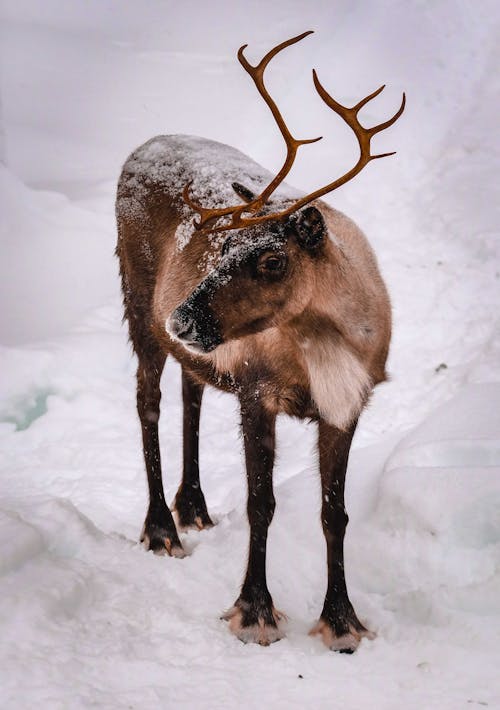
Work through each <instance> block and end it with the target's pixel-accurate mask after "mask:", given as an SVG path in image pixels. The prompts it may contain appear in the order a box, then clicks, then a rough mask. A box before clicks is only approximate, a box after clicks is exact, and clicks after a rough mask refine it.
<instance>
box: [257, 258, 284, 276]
mask: <svg viewBox="0 0 500 710" xmlns="http://www.w3.org/2000/svg"><path fill="white" fill-rule="evenodd" d="M285 266H286V257H285V255H284V254H262V255H261V256H260V258H259V262H258V270H259V272H260V273H263V274H267V275H269V276H279V275H281V274H282V273H283V272H284V270H285Z"/></svg>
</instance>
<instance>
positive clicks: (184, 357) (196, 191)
mask: <svg viewBox="0 0 500 710" xmlns="http://www.w3.org/2000/svg"><path fill="white" fill-rule="evenodd" d="M309 34H310V32H304V33H303V34H301V35H299V36H297V37H293V38H291V39H289V40H287V41H285V42H282V43H281V44H278V45H277V46H276V47H274V48H273V49H271V50H270V51H269V52H268V53H267V54H266V55H265V56H264V57H263V58H262V59H261V61H260V62H259V63H258V64H256V65H252V64H251V63H250V62H249V61H248V59H247V58H246V56H245V48H246V46H247V45H244V46H243V47H241V48H240V50H239V52H238V59H239V61H240V63H241V65H242V66H243V68H244V69H245V71H246V72H247V73H248V75H249V76H250V77H251V79H252V80H253V82H254V84H255V87H256V88H257V90H258V92H259V94H260V95H261V97H262V98H263V99H264V101H265V103H266V104H267V106H268V107H269V109H270V110H271V112H272V115H273V117H274V120H275V122H276V125H277V127H278V129H279V131H280V132H281V135H282V137H283V139H284V142H285V146H286V158H285V161H284V163H283V165H282V167H281V169H280V170H279V171H278V173H277V174H276V175H275V176H273V175H271V174H270V173H269V172H268V171H267V170H265V169H264V168H262V167H261V166H260V165H258V164H257V163H255V162H254V161H253V160H251V159H250V158H249V157H247V156H245V155H243V154H242V153H241V152H239V151H238V150H236V149H234V148H232V147H230V146H227V145H224V144H222V143H217V142H215V141H211V140H207V139H204V138H198V137H194V136H185V135H161V136H157V137H155V138H152V139H151V140H149V141H148V142H147V143H145V144H144V145H142V146H141V147H139V148H137V150H135V151H134V152H133V153H132V154H131V155H130V157H129V158H128V159H127V161H126V162H125V164H124V166H123V170H122V173H121V176H120V179H119V184H118V192H117V199H116V216H117V225H118V244H117V249H116V253H117V256H118V258H119V262H120V273H121V281H122V290H123V303H124V318H125V319H126V320H127V322H128V327H129V333H130V339H131V342H132V346H133V349H134V351H135V353H136V355H137V358H138V367H137V410H138V414H139V419H140V424H141V428H142V442H143V451H144V461H145V467H146V472H147V480H148V486H149V507H148V510H147V514H146V518H145V522H144V527H143V532H142V536H141V540H142V542H143V543H144V545H145V547H146V549H148V550H152V551H154V552H155V553H158V554H168V555H172V556H175V557H182V556H184V554H185V553H184V550H183V547H182V544H181V541H180V539H179V535H178V532H177V527H176V523H175V522H174V518H173V516H172V512H171V510H170V509H169V506H168V504H167V501H166V500H165V494H164V489H163V484H162V471H161V459H160V444H159V437H158V420H159V416H160V397H161V392H160V378H161V374H162V370H163V367H164V364H165V360H166V358H167V356H168V355H172V356H173V357H174V358H175V359H176V360H177V361H178V362H179V363H180V366H181V368H182V398H183V472H182V481H181V483H180V486H179V489H178V491H177V494H176V496H175V499H174V501H173V505H172V510H173V511H174V512H175V513H176V519H177V526H178V528H179V529H185V528H188V527H194V528H197V529H202V528H206V527H209V526H211V525H212V520H211V518H210V515H209V512H208V510H207V506H206V502H205V497H204V494H203V491H202V488H201V485H200V476H199V464H198V459H199V455H198V450H199V442H198V437H199V421H200V407H201V403H202V396H203V391H204V387H205V386H206V385H211V386H213V387H216V388H219V389H221V390H224V391H227V392H232V393H234V394H235V395H236V396H237V398H238V399H239V403H240V407H241V428H242V434H243V442H244V453H245V462H246V475H247V482H248V506H247V512H248V521H249V527H250V542H249V552H248V564H247V571H246V575H245V579H244V581H243V584H242V587H241V591H240V594H239V596H238V598H237V599H236V601H235V603H234V606H233V607H232V608H231V609H230V610H229V611H228V612H227V613H226V614H225V615H224V617H223V618H225V619H226V620H227V621H228V622H229V628H230V630H231V631H232V632H233V633H234V634H235V635H236V636H237V637H238V638H239V639H241V640H242V641H245V642H249V641H252V642H256V643H259V644H261V645H268V644H269V643H271V642H273V641H276V640H278V639H280V638H281V637H282V636H283V614H282V613H281V612H279V611H277V610H276V608H275V607H274V604H273V600H272V597H271V594H270V592H269V589H268V585H267V579H266V542H267V534H268V528H269V525H270V523H271V521H272V519H273V513H274V509H275V499H274V494H273V482H272V478H273V464H274V457H275V438H276V437H275V424H276V417H277V415H278V414H280V413H285V414H288V415H291V416H293V417H299V418H300V419H307V420H310V421H313V422H316V423H317V430H318V452H319V471H320V478H321V489H322V509H321V522H322V526H323V531H324V535H325V539H326V548H327V565H328V586H327V590H326V596H325V601H324V605H323V609H322V611H321V614H320V616H319V621H318V622H317V623H316V625H315V626H314V627H313V630H312V633H317V634H319V635H320V636H321V637H322V639H323V641H324V643H325V644H326V645H327V646H328V647H329V648H331V649H333V650H337V651H342V652H352V651H354V650H355V649H356V647H357V646H358V645H359V643H360V641H361V639H362V638H363V637H369V638H372V637H373V634H372V632H370V631H369V630H368V629H367V628H366V627H365V626H364V625H363V624H362V623H361V621H360V620H359V619H358V616H357V615H356V612H355V611H354V608H353V606H352V604H351V601H350V599H349V595H348V592H347V587H346V581H345V575H344V552H343V544H344V534H345V530H346V525H347V522H348V516H347V513H346V510H345V505H344V484H345V476H346V469H347V462H348V456H349V449H350V446H351V441H352V438H353V435H354V432H355V429H356V424H357V421H358V417H359V415H360V413H361V411H362V409H363V407H364V406H365V405H366V403H367V401H368V398H369V396H370V393H371V391H372V389H373V387H374V386H375V385H377V384H378V383H380V382H383V381H384V380H385V379H386V371H385V363H386V359H387V354H388V349H389V342H390V337H391V308H390V301H389V297H388V294H387V290H386V287H385V285H384V282H383V280H382V278H381V276H380V273H379V269H378V266H377V261H376V258H375V256H374V253H373V252H372V249H371V248H370V246H369V244H368V242H367V240H366V238H365V236H364V235H363V233H362V232H361V230H360V229H359V228H358V227H357V226H356V225H355V224H354V222H352V221H351V220H350V219H349V218H348V217H347V216H345V215H344V214H342V213H340V212H339V211H337V210H335V209H333V208H332V207H330V206H329V205H328V204H326V203H325V202H324V201H322V200H321V199H320V198H322V197H323V196H324V195H326V194H327V193H331V192H332V191H333V190H335V189H336V188H338V187H340V186H341V185H343V184H345V183H347V182H348V181H349V180H352V179H353V178H354V177H355V176H356V175H357V174H358V173H359V172H360V171H361V170H362V169H363V168H364V167H365V166H366V165H367V164H368V163H369V162H371V161H372V160H376V159H379V158H383V157H385V156H387V155H392V153H381V154H376V153H373V152H372V148H371V139H372V138H373V137H374V136H375V135H376V134H378V133H380V132H381V131H383V130H384V129H386V128H388V127H389V126H391V125H392V124H394V122H395V121H396V120H397V119H398V118H399V116H400V115H401V114H402V112H403V110H404V107H405V96H404V94H403V99H402V103H401V106H400V108H399V110H398V111H397V112H396V113H395V114H394V115H393V116H392V118H390V119H389V120H387V121H384V122H383V123H380V124H379V125H376V126H373V127H371V128H366V127H364V126H362V125H361V123H360V121H359V119H358V114H359V112H360V110H361V109H362V108H363V106H365V105H366V104H367V102H368V101H370V100H371V99H373V98H374V97H376V96H377V95H378V94H379V93H380V92H381V91H382V89H383V88H384V87H383V86H382V87H380V88H379V89H377V91H374V92H373V93H372V94H370V95H369V96H367V97H365V98H363V99H361V100H360V101H359V102H358V103H357V104H355V105H354V106H350V107H347V106H344V105H342V104H340V103H339V102H338V101H337V100H336V99H334V98H333V97H332V96H331V95H330V94H329V93H328V92H327V90H326V89H325V88H324V86H323V85H322V84H321V82H320V80H319V78H318V75H317V73H316V72H315V71H313V81H314V86H315V88H316V90H317V92H318V94H319V96H320V98H321V99H322V100H323V101H324V102H325V104H326V105H327V106H328V107H329V108H330V109H331V110H332V111H333V112H334V113H335V114H337V115H338V116H340V118H341V119H342V120H343V121H344V122H345V123H346V124H347V126H349V128H350V129H351V130H352V131H353V133H354V135H355V137H356V139H357V141H358V145H359V158H358V160H357V162H356V163H355V165H354V166H353V167H352V168H351V169H350V170H349V171H348V172H346V173H345V174H344V175H342V176H341V177H338V178H336V179H335V180H333V181H332V182H331V183H329V184H327V185H325V186H323V187H320V188H318V189H316V190H315V191H314V192H312V193H310V194H307V195H303V194H302V193H300V192H298V191H296V190H294V189H293V188H291V187H289V186H288V185H286V183H285V182H284V180H285V178H286V176H287V175H288V173H289V171H290V169H291V167H292V165H293V164H294V161H295V159H296V155H297V151H298V149H299V148H300V147H301V146H302V145H304V144H307V143H312V142H314V141H316V140H319V138H313V139H303V140H299V139H297V138H295V137H294V136H293V135H292V134H291V132H290V131H289V129H288V127H287V125H286V123H285V121H284V119H283V117H282V115H281V113H280V111H279V109H278V107H277V104H276V103H275V101H274V99H273V98H272V97H271V95H270V94H269V92H268V89H267V87H266V85H265V83H264V74H265V70H266V68H267V66H268V64H269V63H270V61H271V60H272V59H273V58H274V57H275V56H276V55H277V54H278V53H280V52H281V51H282V50H284V49H285V48H287V47H289V46H291V45H293V44H295V43H297V42H299V41H300V40H302V39H303V38H304V37H306V36H307V35H309ZM235 202H236V204H234V203H235Z"/></svg>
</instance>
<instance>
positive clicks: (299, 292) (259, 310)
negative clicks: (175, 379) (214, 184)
mask: <svg viewBox="0 0 500 710" xmlns="http://www.w3.org/2000/svg"><path fill="white" fill-rule="evenodd" d="M308 34H311V33H310V32H304V33H303V34H301V35H299V36H298V37H294V38H292V39H290V40H287V41H286V42H282V43H281V44H279V45H278V46H276V47H274V48H273V49H272V50H271V51H270V52H268V53H267V54H266V55H265V56H264V58H263V59H262V60H261V61H260V62H259V64H257V65H256V66H253V65H251V64H250V63H249V62H248V60H247V59H246V57H245V56H244V53H243V50H244V49H245V47H246V45H244V46H243V47H241V48H240V50H239V52H238V59H239V61H240V63H241V64H242V66H243V67H244V69H245V70H246V71H247V72H248V73H249V74H250V76H251V77H252V79H253V81H254V83H255V85H256V87H257V89H258V91H259V93H260V95H261V96H262V97H263V98H264V100H265V102H266V103H267V105H268V106H269V108H270V109H271V112H272V114H273V116H274V119H275V120H276V123H277V125H278V127H279V129H280V131H281V134H282V136H283V138H284V140H285V143H286V147H287V155H286V159H285V162H284V164H283V166H282V168H281V170H280V171H279V172H278V174H277V175H276V177H275V178H273V180H272V181H271V182H270V183H269V185H267V187H265V188H264V190H263V191H262V192H261V193H260V195H257V196H255V195H253V194H252V193H251V191H249V190H248V189H247V188H245V187H243V186H242V185H239V184H238V183H234V184H233V188H234V189H235V191H236V192H237V194H238V195H239V196H240V198H241V199H242V201H243V203H242V204H239V205H236V206H232V207H223V208H217V209H210V208H205V207H202V206H200V205H197V204H196V203H194V202H193V201H192V199H191V198H190V196H189V187H190V185H189V184H188V185H186V187H185V189H184V200H185V202H186V203H187V204H188V205H189V206H190V207H191V208H192V209H193V210H195V211H196V212H197V213H198V214H199V220H198V221H197V222H195V228H196V229H198V230H199V231H200V232H203V233H205V234H206V233H217V232H224V231H228V230H237V231H234V232H233V234H232V235H231V236H229V237H228V238H227V239H226V241H225V242H224V246H223V250H222V258H221V260H220V263H219V265H218V266H217V268H216V269H214V271H212V272H211V273H210V274H209V275H208V276H207V277H206V278H205V279H204V280H203V281H202V282H201V283H200V284H199V285H198V286H197V288H196V289H195V290H194V291H193V293H192V294H191V295H190V296H189V297H188V298H187V299H186V300H185V301H184V303H182V304H181V305H180V306H179V307H178V308H176V310H175V311H174V313H173V314H172V316H171V318H170V319H169V322H168V324H167V330H168V331H169V332H170V333H171V335H172V336H174V337H176V338H177V339H179V340H181V341H182V342H183V343H184V345H185V346H186V347H188V348H191V349H193V350H196V351H198V352H204V353H208V352H210V351H212V350H214V349H215V348H216V347H217V346H218V345H220V344H222V343H223V342H226V341H227V340H232V339H235V338H240V337H242V336H245V335H249V334H251V333H257V332H260V331H262V330H265V329H266V328H269V327H270V326H276V325H280V324H283V323H285V322H287V321H288V320H290V319H292V318H293V317H295V316H297V315H299V314H300V313H301V312H302V311H303V310H304V308H305V306H306V305H307V303H308V302H309V301H310V299H311V297H312V295H313V294H312V291H313V288H314V282H315V279H314V277H313V276H312V278H311V270H313V269H314V268H315V263H317V261H318V260H319V259H321V258H325V254H326V251H327V250H326V248H325V242H326V239H325V237H326V235H327V228H326V225H325V223H324V220H323V217H322V215H321V212H320V211H319V209H318V208H317V207H315V206H311V205H310V206H308V207H306V205H309V203H311V202H312V201H313V200H316V199H318V198H319V197H322V196H323V195H325V194H326V193H328V192H331V191H332V190H335V189H336V188H337V187H340V185H343V184H344V183H346V182H347V181H348V180H351V179H352V178H353V177H354V176H355V175H357V174H358V173H359V172H360V171H361V170H362V169H363V168H364V167H365V166H366V165H367V164H368V163H369V162H370V161H371V160H374V159H376V158H383V157H385V156H386V155H393V153H381V154H378V155H373V154H372V153H371V149H370V148H371V146H370V141H371V139H372V138H373V136H374V135H375V134H376V133H379V132H380V131H382V130H384V129H385V128H388V127H389V126H391V125H392V124H393V123H394V122H395V121H396V120H397V119H398V118H399V116H400V115H401V114H402V112H403V110H404V106H405V96H404V94H403V101H402V103H401V107H400V108H399V110H398V111H397V112H396V114H395V115H394V116H393V117H392V118H390V119H389V120H388V121H385V122H384V123H381V124H379V125H377V126H374V127H373V128H364V127H363V126H362V125H361V124H360V123H359V120H358V113H359V111H360V110H361V108H362V107H363V106H364V105H365V104H366V103H367V102H368V101H369V100H370V99H372V98H374V97H375V96H377V95H378V94H379V93H380V92H381V91H382V89H383V88H384V86H382V87H380V88H379V89H377V91H374V92H373V93H372V94H370V95H369V96H367V97H365V98H364V99H361V101H359V102H358V103H357V104H356V105H355V106H352V107H346V106H343V105H342V104H339V103H338V102H337V101H336V100H335V99H334V98H332V97H331V96H330V94H328V92H327V91H326V90H325V89H324V87H323V86H322V84H321V83H320V82H319V79H318V77H317V75H316V72H315V71H314V70H313V79H314V84H315V87H316V89H317V91H318V93H319V95H320V96H321V98H322V99H323V101H324V102H325V103H326V104H327V105H328V106H329V107H330V108H331V109H332V110H333V111H335V113H337V114H338V115H339V116H341V118H342V119H343V120H344V121H345V122H346V123H347V125H348V126H349V127H350V128H351V129H352V130H353V131H354V133H355V135H356V138H357V140H358V144H359V149H360V156H359V159H358V162H357V163H356V164H355V166H354V167H353V168H351V169H350V170H349V171H348V172H347V173H345V174H344V175H342V176H341V177H340V178H337V179H336V180H334V181H333V182H331V183H329V184H328V185H326V186H324V187H322V188H319V189H318V190H316V191H315V192H312V193H310V194H309V195H306V196H304V197H302V198H300V199H299V200H296V201H294V202H293V203H291V204H290V202H288V203H285V204H284V206H283V208H282V209H278V210H277V211H273V208H274V204H272V203H270V202H269V198H270V197H271V195H272V194H273V193H274V191H275V190H276V189H277V187H278V186H279V185H280V184H281V183H282V182H283V180H284V179H285V177H286V176H287V174H288V173H289V172H290V169H291V167H292V165H293V162H294V160H295V156H296V154H297V150H298V148H299V147H300V146H301V145H303V144H305V143H312V142H315V141H317V140H320V138H313V139H308V140H298V139H296V138H294V137H293V136H292V134H291V133H290V131H289V130H288V128H287V126H286V124H285V121H284V120H283V117H282V116H281V114H280V112H279V110H278V108H277V106H276V104H275V102H274V100H273V99H272V98H271V96H270V95H269V93H268V91H267V89H266V87H265V85H264V78H263V77H264V71H265V69H266V67H267V65H268V64H269V62H270V61H271V59H272V58H273V57H274V56H275V55H276V54H277V53H278V52H280V51H281V50H282V49H284V48H285V47H288V46H290V45H291V44H294V43H295V42H298V41H299V40H301V39H303V38H304V37H306V36H307V35H308Z"/></svg>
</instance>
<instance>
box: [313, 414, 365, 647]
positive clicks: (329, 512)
mask: <svg viewBox="0 0 500 710" xmlns="http://www.w3.org/2000/svg"><path fill="white" fill-rule="evenodd" d="M355 428H356V423H354V424H353V425H352V426H351V428H350V430H349V431H347V432H344V431H340V430H339V429H336V428H335V427H332V426H330V425H329V424H326V422H324V421H320V423H319V441H318V446H319V461H320V473H321V492H322V509H321V522H322V524H323V532H324V534H325V538H326V545H327V559H328V589H327V592H326V597H325V603H324V606H323V611H322V612H321V617H320V620H319V622H318V624H317V625H316V626H315V627H314V629H313V630H312V632H311V633H320V634H321V636H322V637H323V641H324V643H325V644H326V645H327V646H328V647H329V648H331V649H332V650H334V651H340V652H343V653H352V652H353V651H354V650H355V649H356V648H357V646H358V645H359V643H360V641H361V638H362V637H363V636H366V637H369V638H373V634H372V633H371V632H370V631H368V630H367V629H366V628H365V627H364V626H363V624H362V623H361V622H360V621H359V619H358V617H357V616H356V612H355V611H354V609H353V606H352V604H351V602H350V600H349V596H348V594H347V587H346V582H345V576H344V534H345V529H346V526H347V523H348V520H349V519H348V517H347V513H346V510H345V507H344V486H345V475H346V470H347V460H348V457H349V449H350V446H351V441H352V437H353V435H354V430H355Z"/></svg>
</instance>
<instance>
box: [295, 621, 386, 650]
mask: <svg viewBox="0 0 500 710" xmlns="http://www.w3.org/2000/svg"><path fill="white" fill-rule="evenodd" d="M358 623H359V622H358ZM356 626H358V624H356ZM309 635H310V636H317V635H321V639H322V641H323V643H324V644H325V646H327V647H328V648H329V649H330V650H331V651H337V652H338V653H354V651H355V650H356V649H357V647H358V646H359V644H360V643H361V640H362V639H364V638H367V639H370V640H373V639H374V638H375V637H376V634H375V633H373V631H368V629H365V627H364V626H363V625H362V624H359V628H356V627H355V626H354V625H353V624H350V623H349V624H348V625H347V630H346V631H345V633H341V634H338V633H336V632H335V629H333V628H332V626H330V624H329V623H328V622H327V621H325V619H320V620H319V621H318V623H317V624H316V625H315V626H314V627H313V628H312V629H311V630H310V632H309Z"/></svg>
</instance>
